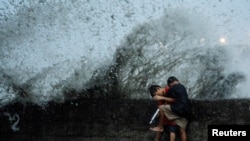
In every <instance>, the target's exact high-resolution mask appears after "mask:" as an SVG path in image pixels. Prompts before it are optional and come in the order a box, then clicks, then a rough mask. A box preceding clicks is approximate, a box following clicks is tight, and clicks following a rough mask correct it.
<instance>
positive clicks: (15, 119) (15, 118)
mask: <svg viewBox="0 0 250 141" xmlns="http://www.w3.org/2000/svg"><path fill="white" fill-rule="evenodd" d="M3 115H4V116H7V117H8V120H9V121H10V125H11V129H12V130H13V131H19V129H20V128H19V127H18V124H19V121H20V116H19V115H18V114H17V113H14V114H11V113H9V112H4V113H3Z"/></svg>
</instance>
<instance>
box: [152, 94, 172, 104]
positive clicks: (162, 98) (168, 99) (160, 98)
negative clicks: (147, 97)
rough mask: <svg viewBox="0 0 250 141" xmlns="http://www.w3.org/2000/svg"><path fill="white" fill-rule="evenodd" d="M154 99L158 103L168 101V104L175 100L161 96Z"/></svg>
mask: <svg viewBox="0 0 250 141" xmlns="http://www.w3.org/2000/svg"><path fill="white" fill-rule="evenodd" d="M153 99H154V100H156V101H159V100H163V101H166V102H167V103H172V102H174V100H175V99H174V98H170V97H164V96H159V95H156V96H154V97H153Z"/></svg>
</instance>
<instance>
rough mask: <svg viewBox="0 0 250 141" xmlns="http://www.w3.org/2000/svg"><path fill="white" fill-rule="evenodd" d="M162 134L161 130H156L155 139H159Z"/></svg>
mask: <svg viewBox="0 0 250 141" xmlns="http://www.w3.org/2000/svg"><path fill="white" fill-rule="evenodd" d="M161 136H162V132H157V133H156V136H155V141H160V140H161Z"/></svg>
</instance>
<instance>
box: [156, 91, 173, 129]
mask: <svg viewBox="0 0 250 141" xmlns="http://www.w3.org/2000/svg"><path fill="white" fill-rule="evenodd" d="M168 91H169V87H165V92H168ZM165 96H166V95H165ZM164 104H165V101H159V102H158V106H161V105H164ZM163 123H164V125H165V127H164V130H165V131H167V132H177V131H178V126H177V125H176V123H175V121H173V120H169V119H167V118H166V116H164V121H163Z"/></svg>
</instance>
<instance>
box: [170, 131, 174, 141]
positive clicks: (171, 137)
mask: <svg viewBox="0 0 250 141" xmlns="http://www.w3.org/2000/svg"><path fill="white" fill-rule="evenodd" d="M169 136H170V141H175V132H170V133H169Z"/></svg>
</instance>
